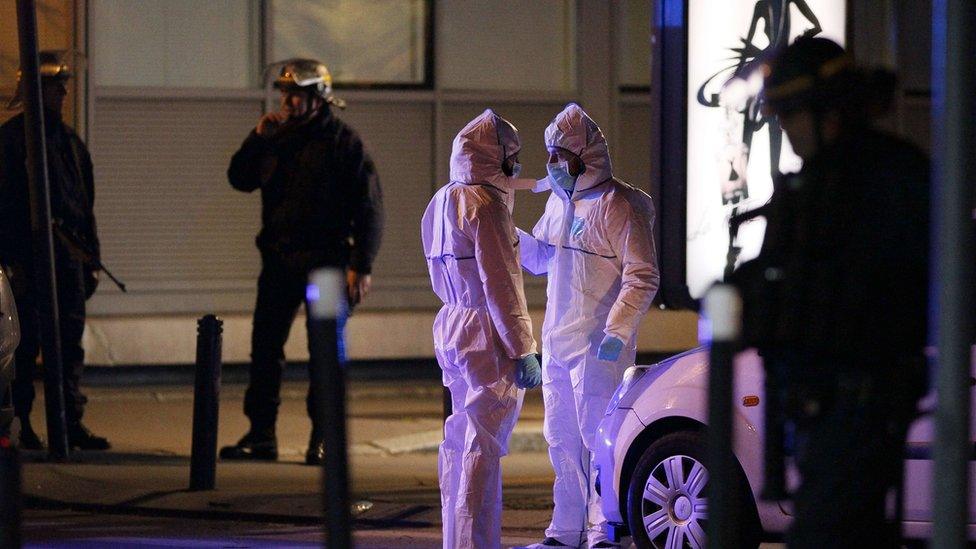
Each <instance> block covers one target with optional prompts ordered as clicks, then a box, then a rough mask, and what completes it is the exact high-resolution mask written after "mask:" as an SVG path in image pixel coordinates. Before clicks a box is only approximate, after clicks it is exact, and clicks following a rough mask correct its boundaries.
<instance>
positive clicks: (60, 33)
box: [0, 0, 84, 122]
mask: <svg viewBox="0 0 976 549" xmlns="http://www.w3.org/2000/svg"><path fill="white" fill-rule="evenodd" d="M37 34H38V40H37V42H38V44H37V45H38V48H40V49H42V50H70V49H72V47H73V46H74V41H75V18H74V6H73V5H72V2H71V1H70V0H39V1H38V2H37ZM19 67H20V43H19V42H18V34H17V4H16V2H0V122H4V121H6V120H7V118H9V117H10V116H13V115H14V114H17V113H16V112H15V111H7V110H4V107H5V106H6V105H7V101H9V100H10V98H11V97H13V95H14V92H15V90H16V88H17V69H18V68H19ZM83 70H84V67H77V66H76V67H75V72H76V73H80V72H81V71H83ZM77 81H78V79H77V78H75V79H73V80H72V81H71V83H69V84H68V94H69V95H68V99H67V100H66V101H65V112H64V116H65V119H66V120H72V119H73V118H74V102H75V89H74V86H75V83H76V82H77Z"/></svg>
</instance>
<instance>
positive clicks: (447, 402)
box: [441, 387, 454, 425]
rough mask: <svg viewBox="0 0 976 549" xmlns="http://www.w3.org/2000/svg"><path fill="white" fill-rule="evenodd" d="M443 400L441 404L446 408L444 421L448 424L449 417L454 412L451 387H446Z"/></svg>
mask: <svg viewBox="0 0 976 549" xmlns="http://www.w3.org/2000/svg"><path fill="white" fill-rule="evenodd" d="M441 400H442V402H441V406H442V407H443V409H444V421H443V423H444V424H445V425H447V418H449V417H451V414H453V413H454V401H453V399H452V398H451V390H450V389H449V388H447V387H444V394H443V396H442V398H441Z"/></svg>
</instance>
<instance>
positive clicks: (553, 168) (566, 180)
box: [546, 160, 579, 193]
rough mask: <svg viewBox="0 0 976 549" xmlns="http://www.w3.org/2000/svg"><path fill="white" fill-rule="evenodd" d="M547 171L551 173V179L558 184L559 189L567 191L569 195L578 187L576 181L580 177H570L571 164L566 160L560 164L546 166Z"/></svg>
mask: <svg viewBox="0 0 976 549" xmlns="http://www.w3.org/2000/svg"><path fill="white" fill-rule="evenodd" d="M546 171H547V172H549V179H551V180H552V182H553V183H555V184H556V186H557V187H559V188H561V189H563V190H565V191H566V192H568V193H571V192H573V189H574V188H575V187H576V179H577V178H578V177H579V176H575V177H574V176H572V175H569V163H568V162H566V161H565V160H562V161H559V162H553V163H550V164H546Z"/></svg>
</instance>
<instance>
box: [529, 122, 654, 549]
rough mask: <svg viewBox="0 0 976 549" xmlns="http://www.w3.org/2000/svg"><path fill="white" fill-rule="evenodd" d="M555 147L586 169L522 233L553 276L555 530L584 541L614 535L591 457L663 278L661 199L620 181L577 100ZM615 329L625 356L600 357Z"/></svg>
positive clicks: (545, 388)
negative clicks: (658, 251) (656, 233)
mask: <svg viewBox="0 0 976 549" xmlns="http://www.w3.org/2000/svg"><path fill="white" fill-rule="evenodd" d="M545 143H546V147H548V148H550V149H551V148H553V147H558V148H561V149H565V150H567V151H569V152H571V153H573V154H575V155H577V156H579V157H580V159H581V160H582V161H583V165H584V166H585V169H584V172H583V173H582V174H581V175H580V176H579V178H578V179H577V181H576V187H575V189H574V191H573V193H572V195H571V196H567V193H566V192H565V191H564V190H563V189H561V188H559V187H557V186H555V184H553V185H552V193H551V195H550V196H549V201H548V202H547V203H546V210H545V213H544V214H543V215H542V218H541V219H539V222H538V223H537V224H536V226H535V228H534V229H533V234H532V235H529V234H528V233H525V232H523V231H519V238H520V244H521V261H522V265H523V267H525V269H526V270H528V271H529V272H530V273H532V274H536V275H541V274H547V275H548V286H547V291H546V295H547V298H548V300H547V304H546V317H545V321H544V323H543V327H542V355H543V363H542V392H543V397H544V399H545V412H546V415H545V423H544V433H545V437H546V441H547V442H548V443H549V457H550V459H551V461H552V466H553V469H554V471H555V474H556V480H555V483H554V486H553V501H554V503H555V509H554V510H553V516H552V522H551V523H550V525H549V528H548V529H547V530H546V536H547V537H553V538H556V539H557V540H559V541H561V542H562V543H565V544H567V545H569V546H572V547H577V546H581V545H583V543H584V542H585V541H586V539H587V538H588V540H589V541H588V542H589V543H590V544H591V545H592V544H595V543H597V542H599V541H603V540H605V539H606V533H605V531H604V530H605V525H606V519H605V518H604V516H603V511H602V510H601V508H600V498H599V496H598V495H597V494H596V491H595V490H594V484H593V481H594V480H595V474H594V471H593V470H592V468H591V463H590V461H591V460H590V453H591V451H592V450H593V449H595V448H596V445H597V440H596V436H597V427H598V426H599V423H600V420H601V419H602V418H603V415H604V412H605V411H606V408H607V405H608V404H609V402H610V399H611V398H612V397H613V392H614V391H615V390H616V388H617V386H618V385H619V384H620V382H621V380H622V378H623V373H624V370H625V369H626V368H627V367H628V366H630V365H633V364H634V359H635V356H636V354H637V347H636V333H637V328H638V325H639V324H640V320H641V318H642V317H643V316H644V314H645V313H646V312H647V310H648V308H649V307H650V305H651V301H652V300H653V299H654V295H655V294H656V293H657V289H658V284H659V280H660V278H659V275H658V267H657V258H656V255H655V250H654V237H653V225H654V206H653V204H652V202H651V198H650V197H649V196H648V195H647V194H646V193H644V192H642V191H640V190H638V189H636V188H634V187H632V186H630V185H628V184H626V183H624V182H622V181H620V180H618V179H615V178H614V177H613V173H612V171H611V166H610V154H609V151H608V148H607V141H606V139H605V138H604V136H603V132H602V131H601V130H600V128H599V127H598V126H597V125H596V123H595V122H594V121H593V120H592V119H590V117H589V116H587V115H586V113H585V112H583V109H581V108H580V107H579V106H578V105H576V104H570V105H568V106H567V107H566V108H565V109H564V110H563V111H562V112H560V113H559V114H558V115H556V117H555V119H553V121H552V122H551V123H550V125H549V126H548V127H547V128H546V132H545ZM606 335H611V336H614V337H616V338H617V339H619V340H621V341H623V342H624V348H623V351H621V353H620V357H619V359H618V360H617V361H615V362H607V361H601V360H599V359H598V358H597V350H598V348H599V346H600V342H601V341H603V338H604V336H606ZM587 532H588V533H587ZM584 536H585V537H584Z"/></svg>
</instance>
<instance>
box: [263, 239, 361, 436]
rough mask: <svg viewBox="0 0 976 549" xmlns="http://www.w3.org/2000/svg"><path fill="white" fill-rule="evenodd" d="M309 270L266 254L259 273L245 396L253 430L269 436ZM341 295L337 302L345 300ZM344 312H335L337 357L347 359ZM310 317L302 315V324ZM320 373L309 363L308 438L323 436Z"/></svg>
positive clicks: (279, 398)
mask: <svg viewBox="0 0 976 549" xmlns="http://www.w3.org/2000/svg"><path fill="white" fill-rule="evenodd" d="M308 272H309V270H307V269H304V268H297V267H295V266H292V265H289V264H288V263H286V262H284V261H280V260H278V259H275V258H273V257H269V256H268V255H265V258H264V261H263V267H262V269H261V275H260V276H259V277H258V297H257V305H256V306H255V308H254V327H253V330H252V331H251V371H250V384H249V385H248V387H247V392H246V393H245V395H244V414H245V415H246V416H247V417H248V418H249V419H250V420H251V430H252V431H254V432H256V433H260V434H265V435H269V436H273V435H274V432H275V422H276V421H277V417H278V407H279V406H280V404H281V379H282V373H283V371H284V367H285V350H284V348H285V342H286V341H287V340H288V334H289V332H290V331H291V326H292V323H293V322H294V321H295V315H296V314H297V313H298V309H299V307H300V306H301V305H302V303H305V302H306V288H307V286H308ZM344 303H345V302H344V301H343V300H340V305H344ZM346 314H347V313H346V312H345V311H340V314H339V315H338V318H337V320H338V342H339V360H340V363H344V362H345V345H344V339H343V332H344V329H345V319H346ZM307 327H308V320H307V319H306V329H307ZM320 375H321V372H319V371H318V370H317V365H316V364H315V363H314V362H312V361H310V362H309V377H310V379H311V383H309V389H308V395H307V397H306V409H307V411H308V415H309V417H310V418H311V419H312V437H313V438H316V439H321V437H322V436H323V433H322V429H323V426H322V425H319V424H318V423H319V422H318V421H317V419H318V418H319V417H320V415H319V413H320V411H321V408H320V406H319V399H318V396H317V395H316V393H315V390H314V388H315V387H317V386H318V383H317V382H318V380H319V376H320Z"/></svg>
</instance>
